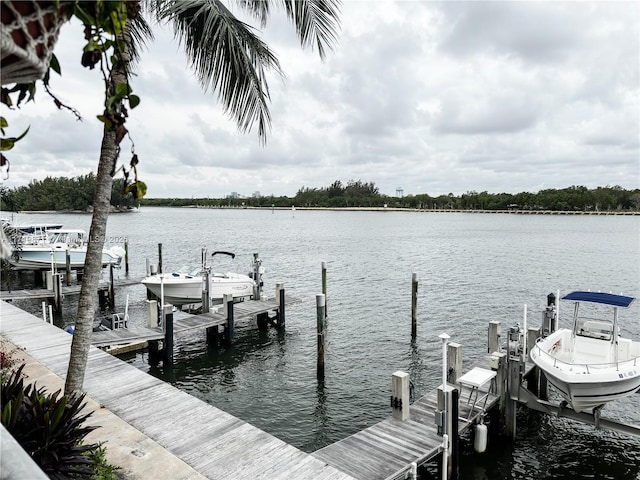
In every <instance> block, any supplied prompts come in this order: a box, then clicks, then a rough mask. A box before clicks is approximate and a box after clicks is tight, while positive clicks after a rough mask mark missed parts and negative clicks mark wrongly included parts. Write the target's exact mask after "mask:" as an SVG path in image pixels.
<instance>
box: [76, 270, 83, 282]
mask: <svg viewBox="0 0 640 480" xmlns="http://www.w3.org/2000/svg"><path fill="white" fill-rule="evenodd" d="M82 277H84V268H79V269H78V270H76V280H77V282H78V283H82Z"/></svg>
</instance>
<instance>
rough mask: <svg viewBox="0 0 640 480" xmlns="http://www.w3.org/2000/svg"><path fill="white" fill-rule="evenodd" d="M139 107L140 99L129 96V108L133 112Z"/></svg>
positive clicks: (136, 96)
mask: <svg viewBox="0 0 640 480" xmlns="http://www.w3.org/2000/svg"><path fill="white" fill-rule="evenodd" d="M138 105H140V97H139V96H138V95H129V106H130V107H131V109H132V110H133V109H134V108H136V107H137V106H138Z"/></svg>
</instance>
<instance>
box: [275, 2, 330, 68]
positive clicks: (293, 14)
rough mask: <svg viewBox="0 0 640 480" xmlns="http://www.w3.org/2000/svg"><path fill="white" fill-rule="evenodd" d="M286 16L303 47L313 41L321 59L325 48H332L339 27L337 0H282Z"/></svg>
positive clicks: (324, 54) (323, 57)
mask: <svg viewBox="0 0 640 480" xmlns="http://www.w3.org/2000/svg"><path fill="white" fill-rule="evenodd" d="M283 1H284V7H285V10H286V12H287V16H288V17H289V19H290V20H291V21H292V22H293V24H294V26H295V28H296V33H297V34H298V37H299V38H300V42H301V43H302V46H303V47H306V46H308V45H313V44H314V43H315V45H316V47H317V48H318V54H319V55H320V58H321V59H323V60H324V59H325V58H326V51H325V48H329V49H332V48H333V47H334V45H335V44H336V42H337V41H338V30H339V29H340V20H339V13H340V1H339V0H283Z"/></svg>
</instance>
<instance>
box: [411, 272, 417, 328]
mask: <svg viewBox="0 0 640 480" xmlns="http://www.w3.org/2000/svg"><path fill="white" fill-rule="evenodd" d="M417 336H418V274H417V273H415V272H414V273H413V275H412V276H411V338H416V337H417Z"/></svg>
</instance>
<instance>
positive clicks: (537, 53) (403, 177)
mask: <svg viewBox="0 0 640 480" xmlns="http://www.w3.org/2000/svg"><path fill="white" fill-rule="evenodd" d="M341 21H342V31H341V34H340V40H339V44H338V45H337V46H336V48H335V49H334V51H333V52H332V53H330V54H329V56H328V58H327V60H326V61H325V62H322V61H321V60H320V59H319V57H318V55H317V51H313V50H310V49H306V50H302V49H301V48H300V47H299V43H298V41H297V38H296V37H295V34H294V30H293V28H292V27H291V25H290V24H289V23H288V22H287V20H286V18H285V17H284V16H283V15H279V14H275V15H273V16H272V18H271V21H270V24H269V26H268V27H267V28H266V29H265V30H264V32H263V33H264V39H265V40H266V41H267V43H268V44H269V45H270V46H271V47H272V48H273V49H274V50H275V52H276V53H277V55H278V57H279V59H280V62H281V66H282V68H283V70H284V71H285V73H286V79H285V80H284V81H282V80H281V79H280V78H279V77H277V76H275V75H274V76H271V77H270V81H269V86H270V91H271V107H270V109H271V114H272V128H271V131H270V133H269V135H268V139H267V144H266V146H262V145H261V144H260V142H259V139H258V135H257V130H256V129H254V130H253V131H252V132H249V133H247V134H242V133H239V132H238V130H237V128H236V125H235V123H234V122H233V121H232V120H230V119H229V118H228V117H227V116H226V115H225V114H224V113H223V111H222V108H221V106H220V104H219V103H218V101H217V98H216V97H215V95H213V94H211V93H210V92H209V93H203V92H202V91H201V88H200V87H199V85H198V83H197V82H196V80H195V79H194V77H193V75H192V73H191V71H190V70H189V67H188V63H187V61H186V59H185V56H184V55H183V53H182V51H181V49H180V47H179V45H178V43H177V42H175V41H174V40H173V37H172V35H171V33H170V32H169V31H168V30H166V29H163V28H161V27H156V28H155V30H154V32H155V34H156V39H155V41H154V42H153V44H152V45H151V46H150V47H149V49H148V50H147V51H145V52H143V56H142V61H141V63H140V67H139V71H138V76H137V77H136V78H134V79H133V82H132V85H133V88H134V90H135V93H137V94H138V95H139V96H140V97H141V99H142V103H141V105H140V106H139V107H138V108H137V109H135V110H134V111H132V112H131V115H130V118H129V121H128V123H127V126H128V128H129V130H130V132H131V135H132V137H133V139H134V141H135V148H136V153H137V154H138V156H139V157H140V160H141V163H140V166H139V169H140V171H139V175H140V177H141V179H142V180H143V181H145V182H146V183H147V185H148V187H149V190H148V195H147V196H148V197H191V196H195V197H206V196H209V197H224V196H225V195H227V194H229V193H231V192H238V193H240V194H241V195H247V196H250V195H251V194H252V193H253V192H255V191H259V192H260V193H261V194H262V195H271V194H273V195H287V196H293V195H295V194H296V192H297V191H298V190H299V189H300V188H301V187H303V186H304V187H318V188H319V187H326V186H329V185H330V184H331V183H333V182H334V181H335V180H340V181H342V182H343V183H346V182H348V181H349V180H362V181H364V182H373V183H375V184H376V186H378V188H379V189H380V192H381V193H384V194H387V195H395V194H396V189H397V188H399V187H400V188H402V189H403V191H404V195H408V194H420V193H427V194H430V195H434V196H435V195H440V194H448V193H453V194H455V195H459V194H461V193H464V192H466V191H471V190H475V191H485V190H486V191H489V192H490V193H498V192H511V193H517V192H522V191H529V192H537V191H539V190H541V189H545V188H563V187H567V186H570V185H585V186H587V187H589V188H595V187H597V186H605V185H620V186H622V187H623V188H627V189H632V188H640V35H639V32H640V4H639V3H637V2H626V3H615V2H599V3H587V2H479V1H478V2H468V3H467V2H453V1H450V2H428V1H412V2H410V1H402V2H391V1H348V0H347V1H345V2H344V4H343V6H342V15H341ZM81 46H82V35H81V30H80V27H79V26H78V25H74V24H69V25H66V26H65V27H63V29H62V33H61V38H60V41H59V44H58V46H57V47H56V54H57V56H58V58H59V59H60V62H61V64H62V68H63V76H62V78H60V77H56V78H54V79H53V82H52V85H53V90H54V91H55V92H56V93H57V94H58V95H59V97H60V98H61V99H63V100H64V101H65V102H67V103H68V104H70V105H73V106H74V107H76V108H77V109H78V110H79V111H80V112H81V114H82V115H83V117H84V121H82V122H77V121H76V120H75V119H74V117H73V116H72V115H70V114H68V113H66V112H63V111H58V110H57V109H55V107H54V106H53V104H52V103H51V101H49V99H48V97H46V95H44V94H43V93H44V92H43V91H41V92H40V93H41V94H40V95H39V97H38V101H37V103H36V104H35V105H34V104H29V105H25V106H24V107H23V108H22V109H20V110H18V111H13V112H7V111H6V109H4V110H3V115H4V116H5V117H7V118H8V120H9V124H10V131H9V133H11V134H18V133H20V132H21V131H22V130H24V128H26V126H28V125H30V126H31V130H30V132H29V134H28V136H27V137H26V138H25V140H23V141H22V142H20V143H19V144H17V146H16V147H15V148H14V149H13V150H12V151H11V152H9V158H10V160H11V173H10V178H9V180H7V181H5V182H4V183H5V185H7V186H9V187H13V186H17V185H24V184H27V183H28V182H29V181H30V180H31V179H33V178H37V179H42V178H44V177H45V176H47V175H50V176H75V175H80V174H85V173H88V172H90V171H92V170H95V169H96V166H97V160H98V155H99V149H100V140H101V136H102V134H101V124H100V123H99V122H98V121H97V120H96V119H95V116H96V115H97V114H99V113H100V104H101V92H100V84H101V79H100V77H99V74H98V72H97V71H89V70H84V69H82V67H81V66H80V65H79V58H80V49H81ZM129 148H130V144H129V143H128V142H127V141H126V140H125V141H124V142H123V155H122V159H123V160H125V161H128V158H129V157H130V155H129V152H128V150H129Z"/></svg>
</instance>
